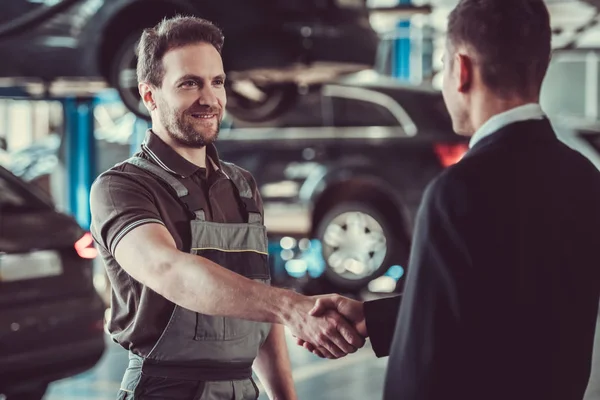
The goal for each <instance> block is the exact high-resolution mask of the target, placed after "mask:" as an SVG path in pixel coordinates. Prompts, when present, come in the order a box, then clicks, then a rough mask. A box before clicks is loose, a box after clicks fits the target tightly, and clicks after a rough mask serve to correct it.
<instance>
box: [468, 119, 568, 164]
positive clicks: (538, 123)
mask: <svg viewBox="0 0 600 400" xmlns="http://www.w3.org/2000/svg"><path fill="white" fill-rule="evenodd" d="M556 140H558V139H557V137H556V133H554V129H553V128H552V125H551V124H550V121H549V120H548V119H547V118H544V119H541V120H533V119H532V120H526V121H518V122H514V123H512V124H509V125H506V126H504V127H503V128H501V129H500V130H498V131H497V132H495V133H494V134H493V135H488V136H486V137H484V138H482V139H481V140H479V141H478V142H477V143H475V145H474V146H473V147H472V148H471V149H469V151H468V152H467V154H466V155H465V157H467V156H470V155H474V154H477V153H479V152H481V151H482V150H483V149H486V148H488V147H493V146H507V145H508V146H520V147H523V146H534V147H535V146H542V145H544V143H547V142H548V141H556Z"/></svg>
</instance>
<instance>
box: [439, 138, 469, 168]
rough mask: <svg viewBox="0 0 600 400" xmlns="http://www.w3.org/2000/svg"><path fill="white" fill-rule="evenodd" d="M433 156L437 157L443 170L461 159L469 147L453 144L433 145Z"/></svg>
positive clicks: (463, 144) (464, 144)
mask: <svg viewBox="0 0 600 400" xmlns="http://www.w3.org/2000/svg"><path fill="white" fill-rule="evenodd" d="M433 150H434V151H435V154H436V155H437V156H438V159H439V160H440V163H441V164H442V166H443V167H444V168H447V167H449V166H451V165H454V164H456V163H457V162H459V161H460V160H461V158H463V156H464V155H465V153H466V152H467V150H469V145H468V144H466V143H453V144H441V143H438V144H435V145H434V146H433Z"/></svg>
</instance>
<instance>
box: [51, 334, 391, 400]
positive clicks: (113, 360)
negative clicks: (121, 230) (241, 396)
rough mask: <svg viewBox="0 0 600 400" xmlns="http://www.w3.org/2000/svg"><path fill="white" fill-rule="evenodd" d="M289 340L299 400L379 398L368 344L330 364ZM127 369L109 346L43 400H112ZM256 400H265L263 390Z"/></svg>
mask: <svg viewBox="0 0 600 400" xmlns="http://www.w3.org/2000/svg"><path fill="white" fill-rule="evenodd" d="M288 339H289V340H288V347H289V349H290V355H291V358H292V367H293V374H294V381H295V382H296V391H297V393H298V398H299V399H300V400H303V399H311V400H325V399H327V400H342V399H344V400H348V399H380V398H381V393H382V387H383V380H384V373H385V368H386V363H387V358H383V359H377V358H376V357H375V355H374V353H373V351H372V350H371V349H370V348H369V347H368V346H369V344H368V343H367V345H366V346H365V347H364V348H363V349H361V350H359V351H358V352H356V353H355V354H352V355H350V356H347V357H345V358H343V359H340V360H335V361H332V360H322V359H320V358H318V357H316V356H314V355H312V354H310V353H309V352H307V351H306V350H304V349H302V348H300V347H298V346H297V345H296V344H295V342H293V340H292V338H291V336H289V337H288ZM107 340H108V339H107ZM126 366H127V353H126V351H125V350H123V349H121V348H120V347H119V346H118V345H116V344H113V343H109V345H108V347H107V350H106V353H105V354H104V357H103V358H102V359H101V360H100V362H99V363H98V365H97V366H96V367H95V368H94V369H92V370H90V371H88V372H85V373H83V374H81V375H78V376H76V377H73V378H70V379H66V380H63V381H59V382H55V383H54V384H52V385H51V386H50V390H49V392H48V394H47V395H46V397H45V398H44V400H114V399H116V395H117V391H118V390H119V383H120V381H121V377H122V374H123V371H125V368H126ZM259 399H260V400H268V397H267V396H266V394H265V393H263V390H262V388H261V396H260V398H259Z"/></svg>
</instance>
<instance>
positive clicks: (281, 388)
mask: <svg viewBox="0 0 600 400" xmlns="http://www.w3.org/2000/svg"><path fill="white" fill-rule="evenodd" d="M254 371H255V372H256V375H258V378H259V379H260V381H261V382H262V384H263V386H264V387H265V390H266V391H267V394H268V395H269V398H270V399H271V400H296V399H297V397H296V391H295V390H294V381H293V379H292V367H291V365H290V357H289V354H288V349H287V345H286V343H285V335H284V328H283V326H282V325H279V324H273V327H272V328H271V333H269V337H268V338H267V340H266V341H265V343H264V344H263V345H262V347H261V348H260V350H259V352H258V357H257V358H256V360H255V361H254Z"/></svg>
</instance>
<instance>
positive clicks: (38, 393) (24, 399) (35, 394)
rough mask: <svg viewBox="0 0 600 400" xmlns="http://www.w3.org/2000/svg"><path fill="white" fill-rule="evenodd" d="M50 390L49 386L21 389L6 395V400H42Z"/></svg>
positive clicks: (41, 385)
mask: <svg viewBox="0 0 600 400" xmlns="http://www.w3.org/2000/svg"><path fill="white" fill-rule="evenodd" d="M46 390H48V385H47V384H45V383H44V384H39V385H37V386H31V387H27V388H20V389H19V390H18V391H14V392H10V391H9V392H7V393H5V398H6V400H42V399H43V398H44V395H45V394H46ZM0 397H1V396H0Z"/></svg>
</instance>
